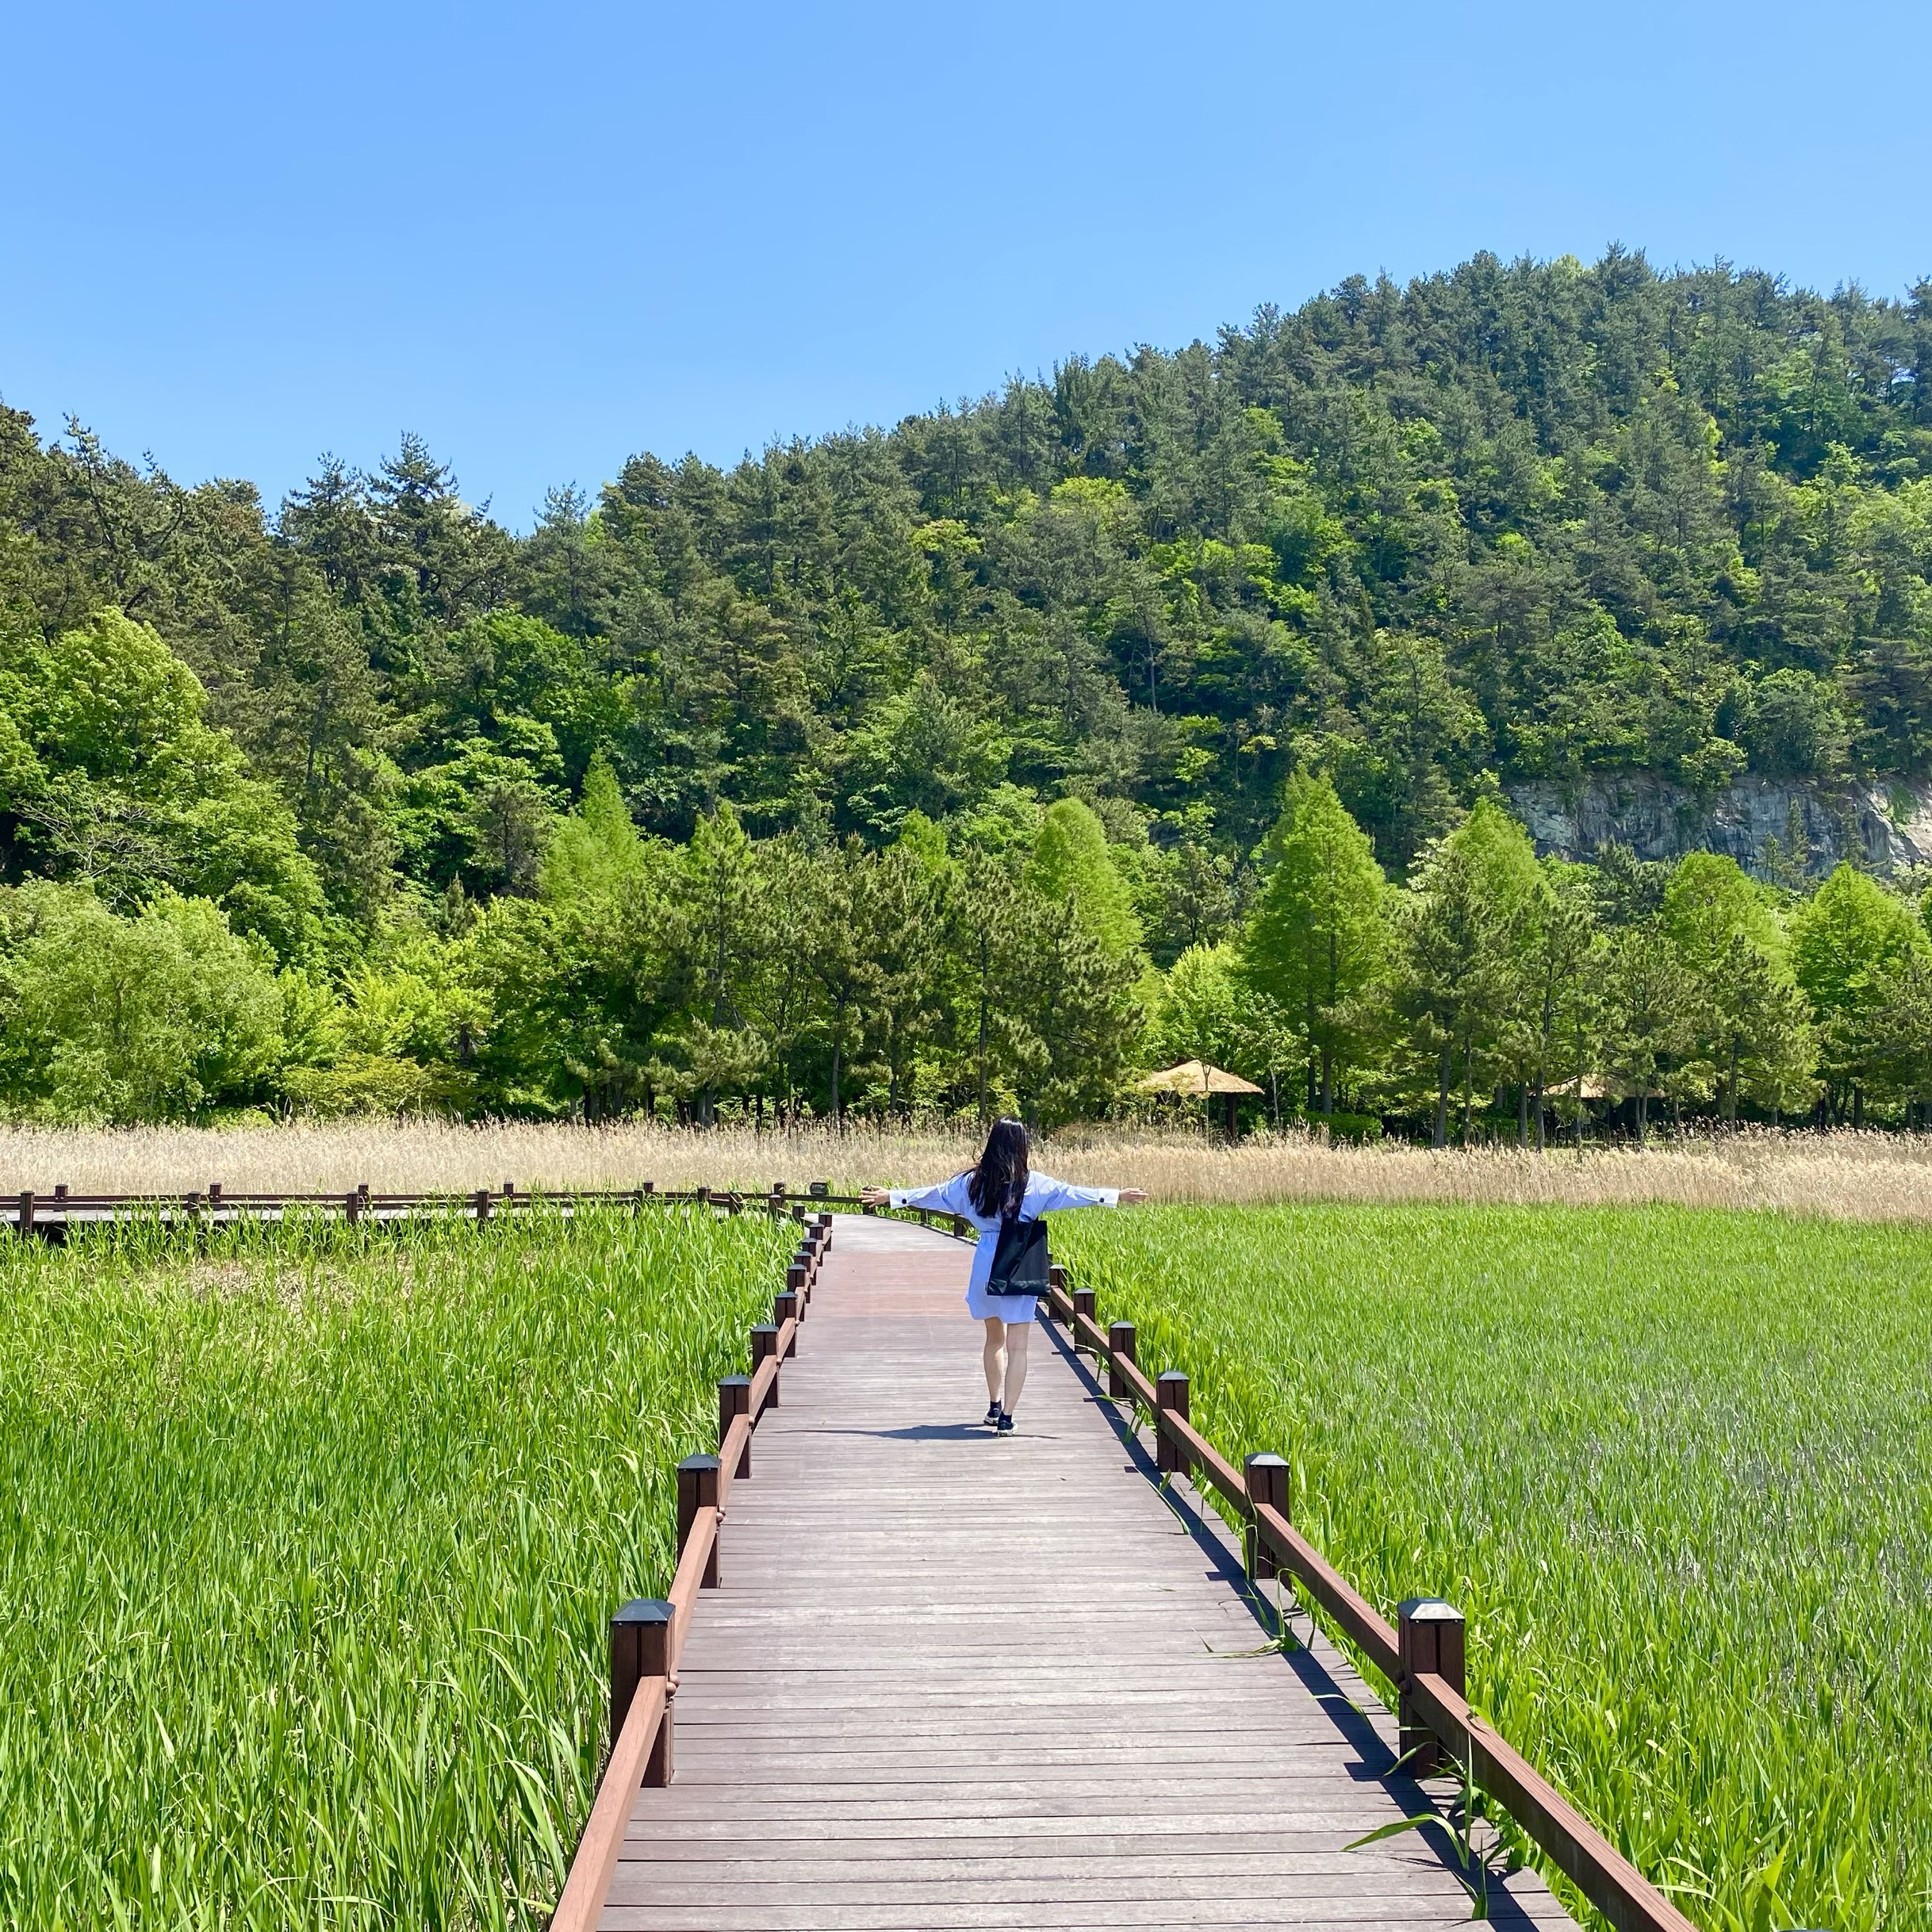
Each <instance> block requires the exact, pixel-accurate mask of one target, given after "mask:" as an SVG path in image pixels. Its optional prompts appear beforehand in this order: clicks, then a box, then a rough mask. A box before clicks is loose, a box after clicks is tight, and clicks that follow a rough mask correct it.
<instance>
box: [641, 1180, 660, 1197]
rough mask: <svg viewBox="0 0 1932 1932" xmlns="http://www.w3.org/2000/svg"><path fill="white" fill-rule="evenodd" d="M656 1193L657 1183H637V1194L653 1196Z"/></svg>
mask: <svg viewBox="0 0 1932 1932" xmlns="http://www.w3.org/2000/svg"><path fill="white" fill-rule="evenodd" d="M656 1192H657V1183H656V1182H655V1181H639V1182H638V1193H639V1194H655V1193H656Z"/></svg>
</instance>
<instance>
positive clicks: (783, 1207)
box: [0, 1181, 945, 1234]
mask: <svg viewBox="0 0 1932 1932" xmlns="http://www.w3.org/2000/svg"><path fill="white" fill-rule="evenodd" d="M597 1205H602V1206H628V1207H634V1208H642V1207H645V1206H700V1207H703V1206H709V1207H711V1208H714V1209H718V1210H719V1211H720V1212H722V1213H727V1214H738V1213H743V1212H745V1211H746V1209H758V1210H761V1211H763V1212H767V1213H780V1214H783V1213H786V1212H788V1211H789V1212H790V1213H792V1214H793V1215H795V1216H797V1217H800V1218H803V1217H804V1216H805V1215H806V1214H807V1213H810V1212H817V1211H818V1210H820V1209H830V1208H847V1209H856V1208H857V1207H858V1206H859V1201H858V1197H857V1195H855V1194H833V1193H832V1191H831V1190H830V1187H829V1186H828V1185H827V1184H826V1183H825V1182H822V1181H815V1182H813V1183H811V1186H810V1187H809V1188H808V1189H807V1190H805V1191H804V1192H803V1193H799V1192H798V1191H796V1190H792V1189H788V1188H787V1187H786V1186H784V1183H782V1182H774V1183H772V1186H771V1187H770V1188H769V1190H766V1191H765V1192H764V1193H762V1194H756V1193H746V1192H744V1191H743V1190H738V1189H734V1188H712V1187H690V1188H682V1189H680V1188H660V1187H658V1186H657V1184H656V1183H654V1182H652V1181H642V1182H639V1183H638V1184H637V1185H636V1186H633V1187H548V1188H537V1189H531V1188H527V1187H521V1188H519V1186H517V1185H516V1183H515V1182H514V1181H505V1182H504V1184H503V1186H502V1188H501V1190H497V1189H496V1188H491V1187H480V1188H477V1189H475V1190H470V1191H466V1192H460V1193H457V1192H449V1191H443V1192H435V1191H429V1192H424V1193H420V1194H376V1193H374V1192H372V1191H371V1190H370V1186H369V1184H368V1183H367V1182H364V1183H362V1184H361V1185H360V1186H356V1187H352V1188H349V1189H347V1190H344V1191H343V1192H341V1193H339V1194H338V1193H326V1194H317V1193H294V1194H247V1193H234V1192H231V1191H229V1190H227V1189H225V1188H224V1186H222V1184H221V1183H220V1182H219V1181H210V1182H209V1184H208V1186H207V1187H206V1188H205V1189H199V1188H197V1189H191V1190H188V1191H186V1192H184V1193H181V1194H75V1193H73V1192H71V1190H69V1189H67V1188H66V1187H56V1189H55V1190H54V1191H53V1192H52V1194H36V1193H35V1192H33V1190H31V1189H29V1190H25V1191H23V1192H21V1193H20V1194H10V1195H7V1196H5V1197H0V1226H11V1227H12V1228H13V1229H14V1231H15V1232H17V1233H21V1234H35V1233H40V1234H52V1233H54V1232H57V1231H58V1232H63V1231H64V1230H65V1229H66V1227H67V1225H69V1224H70V1222H74V1221H79V1222H81V1223H85V1224H89V1225H102V1224H110V1223H113V1222H116V1221H156V1220H159V1221H167V1222H172V1221H190V1222H194V1223H197V1224H200V1225H209V1224H217V1225H220V1224H226V1223H231V1222H235V1221H247V1220H251V1219H259V1220H270V1219H274V1218H276V1217H281V1216H284V1215H286V1214H288V1213H289V1212H290V1211H291V1210H293V1211H295V1212H297V1213H309V1214H314V1215H318V1216H322V1217H339V1218H341V1219H343V1220H344V1221H349V1222H351V1223H354V1222H358V1221H396V1220H403V1219H406V1218H408V1217H409V1216H411V1215H414V1214H445V1215H448V1214H461V1215H463V1216H465V1217H469V1218H472V1219H474V1220H476V1221H493V1220H498V1219H500V1218H502V1217H504V1216H505V1215H514V1214H516V1213H519V1212H522V1213H527V1212H529V1211H531V1209H535V1208H536V1207H538V1206H547V1207H550V1208H562V1209H564V1210H565V1211H566V1212H568V1211H569V1209H572V1208H574V1207H577V1206H597ZM940 1218H941V1219H943V1218H945V1217H940ZM931 1219H932V1217H930V1215H924V1216H922V1221H930V1220H931Z"/></svg>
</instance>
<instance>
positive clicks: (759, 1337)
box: [751, 1321, 778, 1414]
mask: <svg viewBox="0 0 1932 1932" xmlns="http://www.w3.org/2000/svg"><path fill="white" fill-rule="evenodd" d="M777 1347H778V1324H777V1323H776V1322H775V1321H761V1322H760V1323H759V1324H758V1325H757V1327H756V1328H753V1330H752V1332H751V1372H752V1374H754V1375H755V1374H757V1372H758V1367H759V1364H760V1363H762V1362H763V1361H764V1359H765V1357H766V1356H767V1355H771V1354H772V1353H773V1352H774V1351H776V1348H777ZM777 1406H778V1378H777V1377H776V1375H774V1376H773V1377H772V1390H771V1393H770V1394H769V1395H768V1396H766V1397H765V1408H766V1409H776V1407H777ZM760 1413H761V1414H762V1413H763V1411H762V1410H761V1411H760Z"/></svg>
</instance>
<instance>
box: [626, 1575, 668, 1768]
mask: <svg viewBox="0 0 1932 1932" xmlns="http://www.w3.org/2000/svg"><path fill="white" fill-rule="evenodd" d="M670 1646H671V1606H670V1605H669V1604H668V1603H666V1602H665V1601H664V1600H663V1599H662V1598H661V1597H635V1598H634V1599H633V1600H631V1602H629V1603H627V1604H625V1605H624V1607H623V1609H621V1610H619V1612H618V1613H617V1614H616V1616H614V1617H612V1618H611V1742H612V1743H613V1744H614V1743H615V1742H616V1741H617V1737H618V1734H619V1732H620V1731H623V1727H624V1719H626V1718H627V1717H628V1716H629V1715H631V1700H632V1699H633V1698H634V1697H635V1696H636V1695H637V1692H638V1685H639V1684H641V1683H642V1681H644V1679H645V1678H646V1677H663V1678H665V1680H666V1682H665V1692H666V1696H665V1707H664V1721H663V1722H662V1723H661V1724H660V1725H659V1726H658V1727H657V1742H656V1743H655V1744H654V1745H653V1746H651V1750H650V1757H649V1758H646V1760H645V1763H644V1777H643V1783H644V1784H646V1785H647V1786H649V1787H651V1788H657V1787H658V1786H661V1785H665V1784H669V1783H670V1781H671V1758H672V1753H671V1704H670V1698H669V1689H670V1685H669V1676H670V1658H671V1650H670Z"/></svg>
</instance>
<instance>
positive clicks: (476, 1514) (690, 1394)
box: [0, 1209, 790, 1932]
mask: <svg viewBox="0 0 1932 1932" xmlns="http://www.w3.org/2000/svg"><path fill="white" fill-rule="evenodd" d="M789 1233H790V1230H789V1229H781V1228H780V1227H778V1226H776V1225H773V1224H772V1223H770V1222H768V1221H765V1220H764V1219H763V1218H762V1217H753V1216H746V1217H744V1218H742V1219H741V1220H738V1221H729V1222H720V1221H713V1220H711V1219H710V1218H708V1217H706V1218H703V1219H699V1218H696V1217H693V1216H692V1215H691V1214H690V1213H688V1212H682V1213H680V1212H674V1211H672V1210H666V1209H653V1210H652V1211H650V1213H646V1215H644V1216H642V1217H635V1218H634V1217H631V1216H629V1215H627V1214H626V1213H623V1212H622V1211H619V1210H610V1209H601V1210H597V1211H595V1212H592V1213H586V1214H585V1215H584V1216H583V1217H581V1218H578V1219H576V1220H573V1221H565V1220H563V1219H562V1218H561V1217H556V1216H551V1215H539V1217H536V1218H535V1219H533V1220H531V1221H525V1220H523V1218H521V1217H519V1218H518V1219H517V1220H516V1221H513V1222H503V1221H499V1222H496V1223H494V1224H493V1225H490V1226H489V1227H486V1228H484V1229H478V1228H477V1227H476V1226H474V1225H473V1224H471V1223H469V1222H467V1221H454V1220H452V1221H443V1222H438V1223H431V1224H424V1225H417V1226H415V1227H412V1228H411V1229H408V1230H407V1231H406V1232H381V1231H373V1230H366V1229H365V1230H350V1229H345V1228H342V1227H339V1226H327V1227H324V1226H312V1227H310V1228H309V1229H306V1230H301V1229H290V1230H288V1231H286V1232H274V1231H272V1230H269V1229H258V1230H254V1231H241V1232H235V1233H232V1234H217V1235H213V1236H210V1237H209V1239H208V1240H207V1241H206V1243H205V1244H204V1246H203V1247H202V1248H201V1249H200V1250H198V1251H197V1248H196V1246H195V1244H194V1242H193V1240H192V1239H191V1238H189V1237H187V1236H168V1235H165V1234H163V1233H162V1232H159V1230H155V1229H150V1230H147V1231H145V1232H130V1233H128V1234H124V1235H122V1236H118V1237H108V1236H95V1237H93V1238H91V1239H90V1240H87V1241H86V1242H84V1243H82V1244H80V1245H79V1246H77V1247H76V1248H74V1249H71V1250H70V1251H68V1252H65V1253H63V1252H60V1251H59V1250H52V1251H48V1250H43V1249H41V1248H39V1247H38V1246H37V1245H36V1244H31V1243H29V1244H21V1243H18V1242H13V1241H0V1492H3V1493H4V1495H5V1497H6V1508H5V1510H4V1512H0V1925H5V1926H9V1927H14V1926H17V1927H21V1928H23V1932H25V1929H27V1928H52V1927H56V1926H63V1927H79V1926H141V1927H148V1926H155V1927H163V1926H165V1927H176V1926H180V1927H189V1926H194V1927H202V1926H207V1927H213V1926H224V1927H256V1926H260V1927H264V1928H266V1927H275V1928H282V1927H318V1928H320V1927H327V1928H331V1929H334V1928H351V1927H355V1928H363V1927H376V1926H382V1927H390V1926H397V1927H401V1926H408V1927H412V1928H413V1927H417V1926H465V1927H467V1926H477V1927H483V1926H531V1925H537V1924H541V1923H542V1922H543V1921H544V1919H546V1916H547V1914H548V1909H549V1907H550V1905H551V1904H552V1903H554V1900H555V1899H556V1896H557V1894H558V1892H559V1890H560V1889H561V1888H562V1878H563V1874H564V1872H565V1869H566V1866H567V1865H568V1861H569V1852H570V1850H571V1849H572V1848H573V1846H574V1845H575V1842H576V1838H577V1833H578V1831H579V1830H580V1829H581V1826H582V1823H583V1821H584V1819H585V1816H586V1815H587V1814H588V1809H589V1805H590V1800H591V1796H592V1789H593V1785H594V1781H595V1778H596V1771H597V1768H598V1763H599V1756H600V1746H601V1742H602V1734H603V1728H604V1703H605V1697H606V1695H607V1692H606V1683H605V1672H606V1659H605V1649H606V1639H605V1626H606V1623H607V1620H608V1616H609V1614H610V1612H611V1608H613V1606H614V1605H615V1604H616V1603H617V1602H619V1600H622V1599H623V1598H624V1597H627V1596H631V1595H653V1594H661V1593H663V1591H664V1590H665V1588H666V1587H668V1585H669V1582H670V1577H671V1570H672V1566H673V1557H674V1550H673V1543H674V1539H675V1513H676V1512H675V1491H676V1482H675V1478H674V1475H673V1470H674V1467H675V1465H676V1463H677V1459H679V1458H680V1456H682V1455H688V1454H690V1453H691V1452H692V1451H694V1450H697V1449H703V1448H709V1447H711V1445H712V1443H713V1441H714V1440H715V1432H716V1428H717V1398H716V1395H715V1388H714V1385H715V1382H716V1380H717V1378H718V1377H719V1376H720V1375H723V1374H730V1373H732V1372H734V1370H740V1369H742V1368H745V1367H747V1366H748V1363H747V1362H746V1327H747V1325H748V1324H749V1323H750V1322H752V1321H756V1320H758V1319H760V1318H761V1315H763V1314H767V1313H769V1309H770V1305H771V1304H770V1297H771V1294H772V1290H773V1288H774V1286H776V1282H777V1280H778V1278H779V1267H780V1263H781V1260H782V1258H783V1255H784V1252H785V1250H786V1248H787V1247H788V1236H789Z"/></svg>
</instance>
